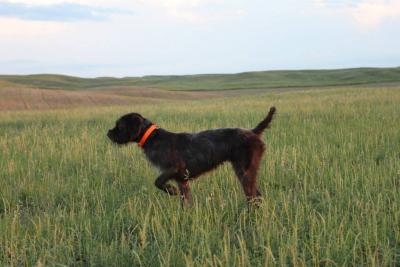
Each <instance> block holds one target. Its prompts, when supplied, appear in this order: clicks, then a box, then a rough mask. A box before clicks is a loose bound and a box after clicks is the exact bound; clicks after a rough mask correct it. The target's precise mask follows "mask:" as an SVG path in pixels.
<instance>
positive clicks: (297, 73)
mask: <svg viewBox="0 0 400 267" xmlns="http://www.w3.org/2000/svg"><path fill="white" fill-rule="evenodd" d="M390 82H400V67H397V68H355V69H337V70H293V71H284V70H283V71H259V72H244V73H237V74H202V75H182V76H144V77H126V78H112V77H101V78H79V77H72V76H64V75H52V74H40V75H0V88H1V87H5V86H7V87H10V86H13V85H14V86H22V87H26V86H27V87H34V88H43V89H63V90H101V89H110V87H119V86H129V87H141V88H144V87H148V88H158V89H167V90H189V91H190V90H229V89H261V88H287V87H314V86H336V85H357V84H370V83H390Z"/></svg>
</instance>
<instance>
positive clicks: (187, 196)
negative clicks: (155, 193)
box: [178, 180, 192, 206]
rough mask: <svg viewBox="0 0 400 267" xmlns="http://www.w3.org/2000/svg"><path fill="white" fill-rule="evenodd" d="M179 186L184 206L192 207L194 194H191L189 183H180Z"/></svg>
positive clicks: (185, 181)
mask: <svg viewBox="0 0 400 267" xmlns="http://www.w3.org/2000/svg"><path fill="white" fill-rule="evenodd" d="M178 186H179V191H180V193H181V199H182V205H183V206H190V205H191V204H192V194H191V193H190V187H189V181H187V180H184V181H183V182H178Z"/></svg>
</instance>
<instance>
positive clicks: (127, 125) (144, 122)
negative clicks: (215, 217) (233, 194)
mask: <svg viewBox="0 0 400 267" xmlns="http://www.w3.org/2000/svg"><path fill="white" fill-rule="evenodd" d="M275 111H276V109H275V107H271V108H270V110H269V112H268V115H267V116H266V117H265V118H264V119H263V120H262V121H261V122H260V123H259V124H258V125H257V126H256V127H255V128H253V129H242V128H221V129H214V130H206V131H202V132H197V133H173V132H169V131H167V130H165V129H162V128H159V127H157V126H156V125H155V124H153V123H152V122H151V121H150V120H148V119H146V118H144V117H143V116H142V115H140V114H138V113H129V114H126V115H123V116H122V117H121V118H119V119H118V120H117V122H116V124H115V127H114V128H113V129H110V130H109V131H108V133H107V136H108V138H109V139H110V140H111V141H112V142H114V143H116V144H120V145H123V144H128V143H138V145H139V146H140V147H141V148H142V149H143V151H144V154H145V155H146V157H147V159H148V160H149V161H150V162H151V163H152V164H153V165H155V166H156V167H158V168H159V169H160V170H161V174H160V176H158V178H157V179H156V180H155V186H156V187H157V188H159V189H160V190H162V191H164V192H166V193H168V194H170V195H178V194H180V196H181V198H182V201H183V203H184V204H189V205H190V203H191V193H190V188H189V183H188V181H190V180H193V179H195V178H197V177H199V176H200V175H202V174H204V173H205V172H208V171H210V170H213V169H215V168H216V167H217V166H218V165H220V164H222V163H223V162H226V161H229V162H231V164H232V166H233V169H234V171H235V174H236V176H237V177H238V179H239V181H240V183H241V185H242V187H243V191H244V194H245V195H246V198H247V200H248V201H249V202H252V201H258V200H260V197H261V194H260V192H259V190H258V189H257V185H256V182H257V181H256V180H257V171H258V168H259V165H260V160H261V157H262V155H263V153H264V151H265V144H264V142H263V141H262V140H261V134H262V133H263V131H264V130H265V129H266V128H268V127H269V125H270V123H271V121H272V118H273V116H274V114H275ZM170 180H175V181H176V183H177V185H178V188H179V190H178V189H177V188H176V187H175V186H173V185H171V184H170V183H168V181H170Z"/></svg>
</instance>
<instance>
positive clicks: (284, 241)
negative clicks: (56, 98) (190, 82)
mask: <svg viewBox="0 0 400 267" xmlns="http://www.w3.org/2000/svg"><path fill="white" fill-rule="evenodd" d="M271 105H275V106H276V107H277V109H278V114H277V116H276V118H275V120H274V121H273V124H272V127H271V129H269V130H267V131H266V132H265V134H264V140H265V141H266V143H267V147H268V148H267V153H266V154H265V156H264V159H263V163H262V165H261V169H260V174H259V186H260V191H261V192H262V193H263V195H264V200H263V204H262V206H261V207H260V208H259V209H248V206H247V204H246V202H245V198H244V196H243V193H242V192H241V188H240V187H239V184H238V182H237V181H236V178H235V176H234V173H233V171H232V170H231V167H230V166H229V165H228V164H226V165H223V166H221V167H220V168H219V169H217V170H216V171H215V172H212V173H209V174H208V175H206V176H203V177H201V178H200V179H199V180H197V181H195V182H193V183H191V186H192V193H193V197H194V204H193V207H192V208H191V209H186V210H184V209H182V208H181V205H180V202H179V199H178V198H174V197H168V196H167V195H166V194H164V193H162V192H160V191H158V190H157V189H156V188H155V187H154V186H153V182H154V179H155V177H156V176H157V174H158V173H157V170H156V169H154V168H153V167H151V166H150V165H149V164H148V163H147V161H146V160H145V158H144V156H143V154H142V152H141V151H140V149H139V148H138V147H137V146H134V145H130V146H126V147H123V148H118V147H116V146H113V145H112V144H111V143H110V142H109V141H108V140H107V139H106V136H105V133H106V130H107V129H109V128H111V127H112V126H113V124H114V121H115V119H116V118H117V117H118V116H119V115H121V114H123V113H125V112H130V111H137V112H140V113H142V114H143V115H144V116H146V117H148V118H151V119H152V120H153V121H154V122H155V123H157V124H158V125H160V126H161V127H163V128H166V129H169V130H172V131H199V130H203V129H208V128H218V127H232V126H233V127H236V126H238V127H253V126H255V125H256V123H257V122H258V121H259V120H261V119H262V118H263V117H264V116H265V114H266V112H267V110H268V108H269V107H270V106H271ZM399 118H400V88H398V87H393V88H381V87H378V88H337V89H330V90H317V89H313V90H308V91H307V90H301V91H295V92H281V93H276V92H269V93H258V94H255V95H248V96H246V95H240V96H230V97H227V98H224V97H221V98H218V99H211V100H207V99H203V100H185V101H178V100H165V101H160V102H157V103H156V104H155V103H152V102H150V103H146V102H141V101H138V103H135V104H132V103H131V104H127V105H124V106H107V107H101V106H95V107H87V108H74V109H59V110H45V111H41V110H36V111H23V110H22V111H2V112H0V137H1V138H0V152H1V153H0V266H34V265H36V266H89V265H90V266H274V265H277V266H288V265H289V266H290V265H291V266H351V265H353V266H354V265H356V266H399V265H400V190H399V188H400V127H399Z"/></svg>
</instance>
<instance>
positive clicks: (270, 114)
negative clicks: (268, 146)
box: [252, 107, 276, 135]
mask: <svg viewBox="0 0 400 267" xmlns="http://www.w3.org/2000/svg"><path fill="white" fill-rule="evenodd" d="M275 111H276V108H275V107H271V108H270V109H269V112H268V115H267V117H265V119H264V120H262V121H261V122H260V123H259V124H258V125H257V126H256V128H254V129H253V130H252V131H253V133H255V134H257V135H260V134H262V132H263V131H264V130H265V128H268V126H269V124H270V122H271V121H272V117H273V116H274V114H275Z"/></svg>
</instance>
